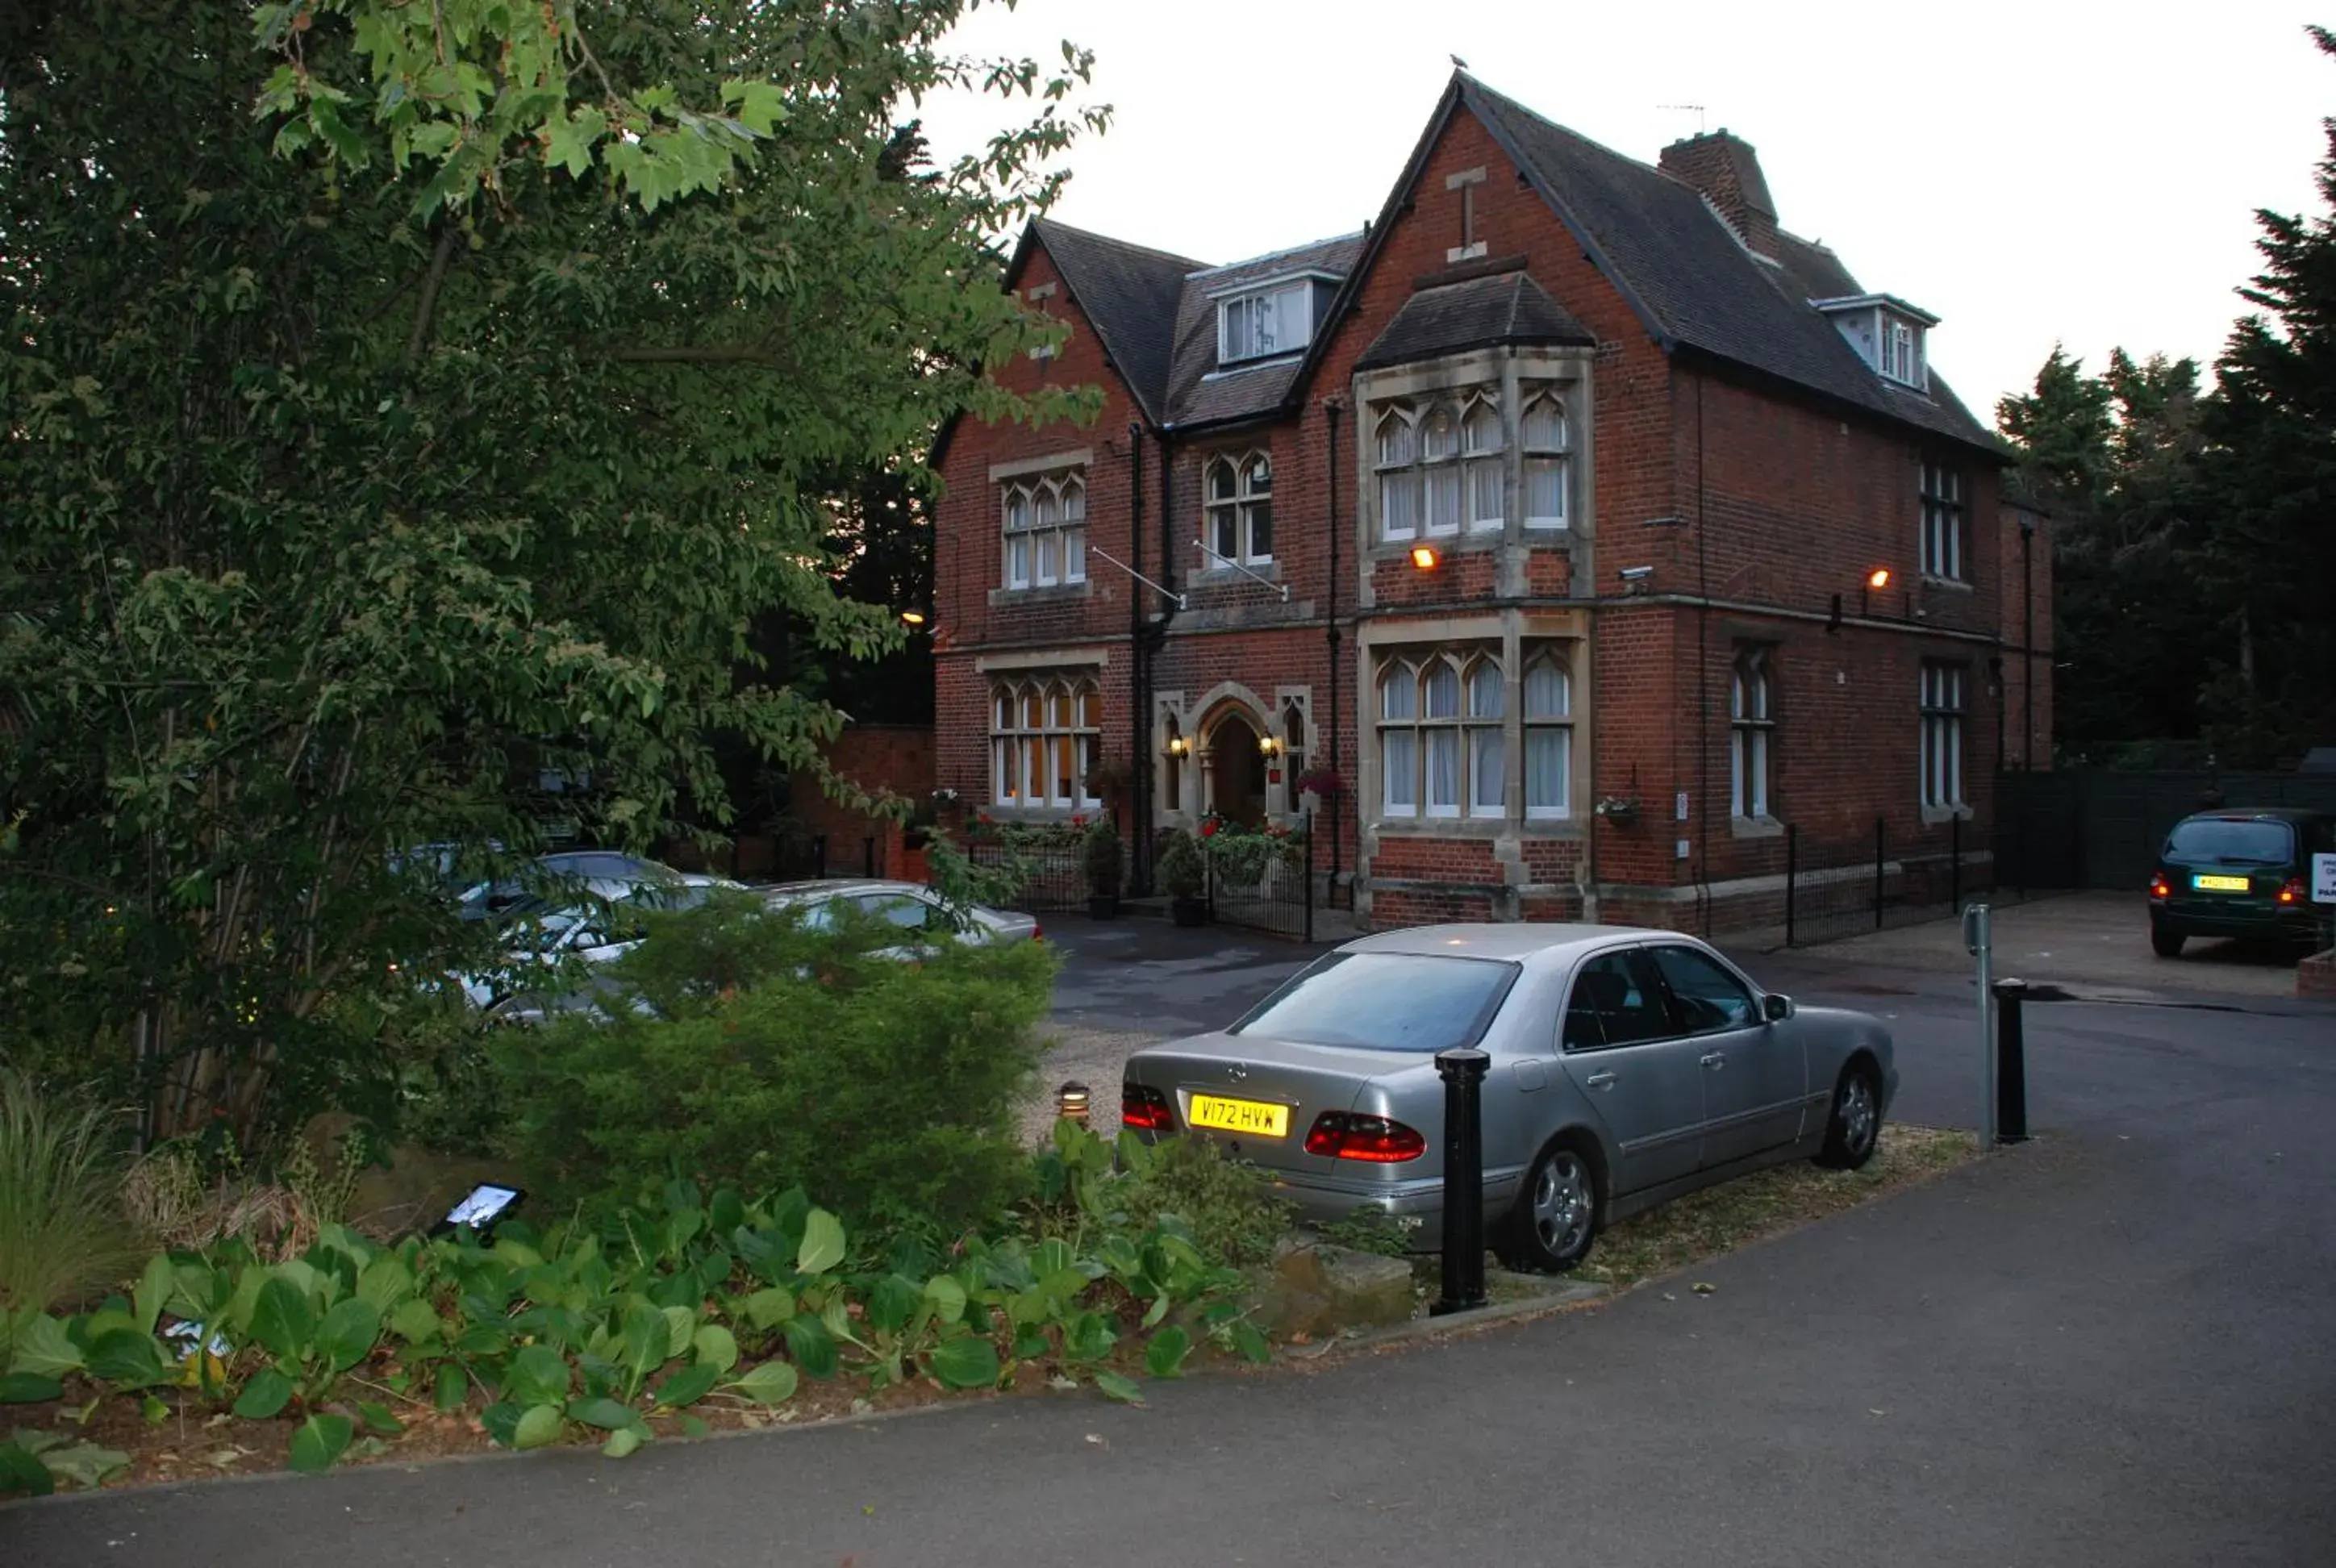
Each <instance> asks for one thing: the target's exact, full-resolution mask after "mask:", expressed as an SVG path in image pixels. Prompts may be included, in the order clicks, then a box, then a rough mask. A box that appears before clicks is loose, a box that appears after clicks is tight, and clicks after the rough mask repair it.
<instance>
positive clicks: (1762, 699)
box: [1728, 648, 1776, 821]
mask: <svg viewBox="0 0 2336 1568" xmlns="http://www.w3.org/2000/svg"><path fill="white" fill-rule="evenodd" d="M1775 704H1776V683H1775V680H1774V678H1773V676H1772V672H1771V671H1770V669H1769V667H1768V654H1767V649H1765V648H1750V649H1747V650H1746V651H1745V652H1743V653H1740V654H1738V655H1737V657H1736V664H1735V667H1734V668H1733V669H1731V670H1730V671H1729V672H1728V811H1729V813H1731V814H1732V815H1735V816H1737V817H1742V818H1746V819H1749V820H1754V821H1765V820H1769V819H1772V818H1773V817H1774V815H1775V813H1774V812H1773V811H1772V810H1771V809H1770V808H1771V805H1772V801H1771V798H1770V794H1769V789H1770V782H1771V779H1772V778H1773V776H1774V774H1773V769H1774V766H1775V757H1776V745H1775V741H1776V706H1775Z"/></svg>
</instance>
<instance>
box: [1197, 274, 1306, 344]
mask: <svg viewBox="0 0 2336 1568" xmlns="http://www.w3.org/2000/svg"><path fill="white" fill-rule="evenodd" d="M1269 306H1270V307H1271V309H1270V317H1271V335H1272V341H1271V342H1270V343H1268V344H1266V345H1264V346H1259V342H1258V327H1259V326H1260V324H1261V323H1263V322H1264V321H1265V320H1266V318H1267V316H1268V314H1269V313H1268V311H1267V308H1266V307H1269ZM1313 336H1314V286H1313V284H1312V283H1310V282H1308V281H1305V280H1302V279H1301V280H1300V281H1299V282H1296V283H1291V282H1288V281H1284V282H1280V283H1275V284H1271V285H1269V286H1268V287H1263V288H1258V289H1252V290H1251V291H1250V292H1249V293H1246V294H1237V295H1234V296H1232V297H1231V298H1227V299H1221V300H1219V301H1217V363H1218V364H1219V365H1247V364H1249V363H1251V362H1252V361H1256V360H1265V359H1278V358H1280V357H1283V356H1284V355H1292V354H1297V353H1299V352H1301V351H1302V350H1304V348H1305V347H1306V346H1307V344H1308V343H1309V342H1311V341H1312V340H1313Z"/></svg>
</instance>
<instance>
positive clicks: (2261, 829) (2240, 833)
mask: <svg viewBox="0 0 2336 1568" xmlns="http://www.w3.org/2000/svg"><path fill="white" fill-rule="evenodd" d="M2294 856H2295V830H2294V829H2293V828H2292V827H2291V826H2289V825H2288V824H2287V823H2283V822H2281V821H2279V820H2278V819H2277V818H2265V817H2193V818H2192V819H2191V820H2190V821H2188V822H2186V823H2181V824H2179V825H2178V826H2176V827H2175V830H2174V833H2173V835H2172V836H2171V837H2169V838H2168V839H2167V840H2166V858H2167V859H2169V860H2184V861H2220V862H2223V863H2224V865H2255V866H2283V865H2285V864H2287V863H2288V862H2289V861H2291V860H2292V859H2293V858H2294Z"/></svg>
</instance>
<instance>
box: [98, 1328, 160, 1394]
mask: <svg viewBox="0 0 2336 1568" xmlns="http://www.w3.org/2000/svg"><path fill="white" fill-rule="evenodd" d="M89 1375H90V1376H91V1377H92V1378H96V1379H98V1380H99V1381H100V1382H103V1383H112V1384H113V1385H115V1386H116V1387H118V1388H149V1387H151V1385H153V1384H156V1383H161V1382H165V1381H167V1380H168V1379H169V1378H170V1363H169V1361H168V1360H167V1359H165V1358H164V1356H163V1354H162V1347H161V1346H160V1345H158V1344H156V1343H155V1341H154V1336H153V1335H151V1334H149V1333H146V1332H144V1331H143V1330H141V1329H128V1328H124V1329H111V1330H109V1331H108V1332H106V1333H103V1334H101V1335H99V1336H98V1337H97V1338H96V1339H94V1340H92V1342H91V1344H90V1347H89Z"/></svg>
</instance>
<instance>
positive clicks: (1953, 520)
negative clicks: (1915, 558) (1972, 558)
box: [1922, 463, 1971, 582]
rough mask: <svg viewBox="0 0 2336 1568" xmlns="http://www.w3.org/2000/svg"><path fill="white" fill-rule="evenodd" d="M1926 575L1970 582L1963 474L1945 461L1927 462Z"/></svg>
mask: <svg viewBox="0 0 2336 1568" xmlns="http://www.w3.org/2000/svg"><path fill="white" fill-rule="evenodd" d="M1966 515H1967V514H1966V512H1965V511H1964V508H1963V476H1962V473H1961V471H1960V470H1957V469H1953V468H1950V467H1948V466H1947V465H1946V464H1944V463H1924V464H1923V465H1922V575H1923V576H1924V577H1934V578H1937V579H1940V580H1942V581H1944V582H1968V581H1970V580H1971V579H1970V578H1968V577H1967V576H1965V575H1964V574H1965V572H1966V571H1967V570H1969V566H1970V562H1969V561H1968V560H1966V558H1965V557H1966V547H1967V545H1968V543H1969V531H1968V530H1967V529H1966V528H1965V526H1964V519H1965V516H1966Z"/></svg>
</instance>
